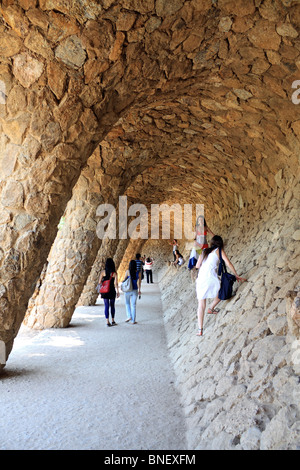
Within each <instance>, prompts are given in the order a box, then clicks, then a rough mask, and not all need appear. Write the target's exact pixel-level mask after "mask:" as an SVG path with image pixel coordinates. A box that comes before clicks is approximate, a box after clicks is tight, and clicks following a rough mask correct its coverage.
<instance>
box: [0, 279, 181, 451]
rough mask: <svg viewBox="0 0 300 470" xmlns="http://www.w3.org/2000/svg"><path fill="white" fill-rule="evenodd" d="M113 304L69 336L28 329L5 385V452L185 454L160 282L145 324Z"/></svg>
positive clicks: (83, 313)
mask: <svg viewBox="0 0 300 470" xmlns="http://www.w3.org/2000/svg"><path fill="white" fill-rule="evenodd" d="M116 305H117V306H116V322H117V323H118V325H117V326H114V327H111V328H108V327H107V326H106V322H105V318H104V309H103V305H101V304H99V305H96V306H95V307H80V308H78V309H77V310H76V312H75V314H74V316H73V319H72V322H71V324H70V326H69V327H68V328H66V329H61V330H60V329H55V330H45V331H41V332H33V331H31V330H28V329H26V328H24V327H22V328H21V330H20V333H19V335H18V337H17V339H16V341H15V345H14V348H13V351H12V353H11V355H10V357H9V360H8V363H7V365H6V368H5V369H4V374H3V375H2V376H1V378H0V379H1V380H0V410H1V417H0V419H1V421H0V449H1V450H99V449H105V450H139V449H144V450H178V449H181V450H184V449H186V447H185V446H186V443H185V422H184V417H183V413H182V409H181V406H180V400H179V396H178V394H177V392H176V390H175V387H174V381H175V376H174V372H173V370H172V366H171V362H170V359H169V356H168V350H167V346H166V339H165V331H164V325H163V319H162V309H161V301H160V292H159V287H158V284H157V283H156V282H155V283H154V284H152V285H151V284H150V285H147V284H146V283H145V280H144V281H143V285H142V298H141V300H138V306H137V322H138V324H136V325H131V324H128V323H125V319H126V314H125V306H124V295H123V294H122V296H121V298H120V299H119V300H118V301H117V304H116Z"/></svg>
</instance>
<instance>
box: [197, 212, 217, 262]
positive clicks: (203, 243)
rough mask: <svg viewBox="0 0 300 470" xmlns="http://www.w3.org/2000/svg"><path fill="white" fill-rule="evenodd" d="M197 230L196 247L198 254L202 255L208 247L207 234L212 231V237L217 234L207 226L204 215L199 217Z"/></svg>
mask: <svg viewBox="0 0 300 470" xmlns="http://www.w3.org/2000/svg"><path fill="white" fill-rule="evenodd" d="M195 232H196V233H195V247H196V250H197V252H198V254H199V255H201V253H202V250H204V249H205V248H208V243H207V234H208V233H210V235H211V236H212V237H214V235H215V234H214V233H213V232H212V231H211V230H210V228H209V227H208V226H207V223H206V220H205V218H204V216H203V215H199V217H198V219H197V223H196V231H195Z"/></svg>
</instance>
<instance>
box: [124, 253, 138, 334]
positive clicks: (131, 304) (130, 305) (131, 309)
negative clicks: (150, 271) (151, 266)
mask: <svg viewBox="0 0 300 470" xmlns="http://www.w3.org/2000/svg"><path fill="white" fill-rule="evenodd" d="M128 276H130V277H131V282H132V290H131V291H129V292H125V306H126V315H127V320H125V321H126V322H131V323H132V324H133V325H134V324H136V323H137V322H136V302H137V297H138V295H139V296H141V282H142V273H141V271H139V272H138V271H137V266H136V261H135V260H134V259H133V260H131V261H130V263H129V267H128V270H127V271H126V273H125V279H126V278H127V277H128Z"/></svg>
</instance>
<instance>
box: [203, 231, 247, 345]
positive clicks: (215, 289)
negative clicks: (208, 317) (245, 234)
mask: <svg viewBox="0 0 300 470" xmlns="http://www.w3.org/2000/svg"><path fill="white" fill-rule="evenodd" d="M219 248H221V253H222V258H223V260H224V261H225V264H226V266H227V267H228V268H229V269H230V270H231V271H232V272H233V273H234V275H235V277H236V279H237V281H245V279H243V278H242V277H240V276H238V275H237V272H236V270H235V268H234V266H233V264H232V263H231V262H230V261H229V259H228V257H227V255H226V253H225V251H224V249H223V240H222V238H221V237H220V236H219V235H215V236H214V237H213V238H212V239H211V242H210V248H206V249H205V250H203V253H202V254H201V256H200V258H199V259H198V262H197V264H196V268H197V269H199V273H198V277H197V281H196V292H197V298H198V326H199V328H198V333H197V336H202V335H203V319H204V313H205V308H206V299H214V300H213V303H212V305H211V307H210V308H209V309H208V311H207V313H218V311H219V310H218V309H215V307H216V305H217V304H218V303H219V302H220V299H219V297H218V293H219V290H220V284H221V282H220V279H219V278H218V267H219V263H220V258H219Z"/></svg>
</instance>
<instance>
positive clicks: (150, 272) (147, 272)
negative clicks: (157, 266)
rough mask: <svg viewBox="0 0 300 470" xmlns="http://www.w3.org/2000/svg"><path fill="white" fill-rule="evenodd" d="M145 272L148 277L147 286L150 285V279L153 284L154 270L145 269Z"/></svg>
mask: <svg viewBox="0 0 300 470" xmlns="http://www.w3.org/2000/svg"><path fill="white" fill-rule="evenodd" d="M145 271H146V276H147V284H149V279H150V282H151V283H153V279H152V269H145Z"/></svg>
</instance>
